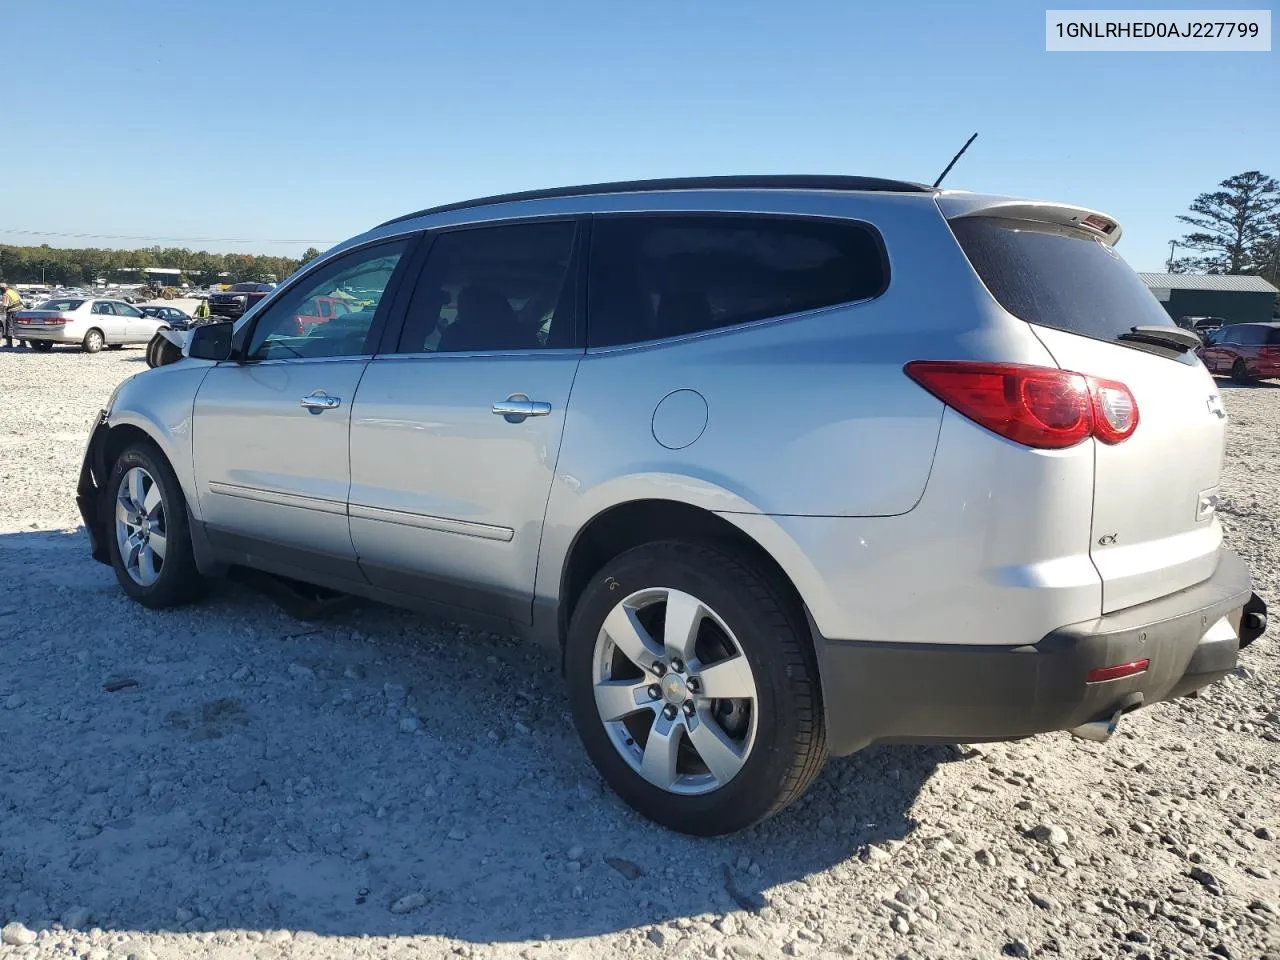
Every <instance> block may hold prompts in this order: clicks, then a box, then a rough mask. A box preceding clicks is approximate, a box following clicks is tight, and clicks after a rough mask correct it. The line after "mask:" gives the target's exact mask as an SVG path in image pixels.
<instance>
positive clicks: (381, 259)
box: [246, 240, 408, 360]
mask: <svg viewBox="0 0 1280 960" xmlns="http://www.w3.org/2000/svg"><path fill="white" fill-rule="evenodd" d="M407 246H408V241H405V240H397V241H394V242H392V243H383V244H378V245H377V246H375V247H366V248H365V249H363V250H357V251H355V252H354V253H349V254H347V255H346V256H344V257H339V258H338V259H336V260H333V261H331V262H329V263H328V264H326V265H325V266H323V267H321V268H320V269H318V270H316V271H315V272H314V273H312V274H310V275H308V276H304V277H302V278H301V279H300V280H298V282H297V283H295V284H294V285H293V287H292V288H290V289H289V290H287V291H286V292H285V293H284V294H283V295H282V296H281V297H280V298H279V299H278V300H276V301H275V302H274V303H272V304H271V305H270V306H269V307H267V308H266V310H265V311H264V312H263V313H262V314H261V315H260V316H259V317H258V321H257V323H256V324H255V325H254V328H253V335H252V336H251V337H250V340H249V347H248V350H247V351H246V354H247V358H248V359H250V360H283V359H290V358H293V359H298V358H301V359H315V358H319V357H358V356H362V355H364V354H366V353H369V352H370V349H371V345H370V344H369V343H368V342H367V341H368V339H369V334H370V331H371V330H372V329H373V318H374V315H375V314H376V313H377V310H378V304H379V303H381V302H382V297H383V294H384V293H386V291H387V287H388V285H389V284H390V283H391V276H392V274H393V273H395V269H396V266H397V264H399V262H400V258H401V257H402V256H403V255H404V251H405V249H406V247H407ZM336 304H340V305H341V308H340V309H336V308H335V307H334V305H336Z"/></svg>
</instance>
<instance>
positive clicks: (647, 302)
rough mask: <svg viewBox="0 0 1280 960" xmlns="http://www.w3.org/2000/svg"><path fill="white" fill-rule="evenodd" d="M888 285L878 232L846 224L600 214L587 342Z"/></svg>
mask: <svg viewBox="0 0 1280 960" xmlns="http://www.w3.org/2000/svg"><path fill="white" fill-rule="evenodd" d="M887 285H888V267H887V264H886V262H885V258H884V255H883V252H882V249H881V245H880V241H879V237H878V235H877V234H876V232H875V231H874V230H873V229H872V228H871V227H869V226H867V225H866V224H862V223H857V222H854V221H848V220H817V219H803V218H792V217H746V216H726V215H712V216H703V215H693V216H619V217H599V218H597V219H596V221H595V224H594V225H593V227H592V234H591V261H590V270H589V277H588V294H587V296H588V315H589V320H588V323H589V330H588V335H587V339H588V343H589V344H590V345H591V346H596V347H600V346H614V345H617V344H624V343H636V342H640V341H644V340H657V339H661V338H663V337H674V336H681V335H685V334H691V333H698V332H700V331H703V330H714V329H716V328H720V327H730V326H734V325H736V324H741V323H750V322H752V321H755V320H765V319H769V318H772V317H781V316H786V315H788V314H792V313H800V312H802V311H805V310H816V309H819V308H822V307H830V306H835V305H836V304H841V303H850V302H853V301H857V300H867V299H870V298H872V297H876V296H879V295H880V294H881V293H883V292H884V290H885V287H886V286H887Z"/></svg>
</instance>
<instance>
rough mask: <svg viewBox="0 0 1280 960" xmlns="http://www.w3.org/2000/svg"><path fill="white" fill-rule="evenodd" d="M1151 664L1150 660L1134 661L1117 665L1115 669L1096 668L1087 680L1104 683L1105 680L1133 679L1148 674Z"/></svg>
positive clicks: (1090, 672)
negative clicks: (1138, 675)
mask: <svg viewBox="0 0 1280 960" xmlns="http://www.w3.org/2000/svg"><path fill="white" fill-rule="evenodd" d="M1150 663H1151V661H1150V660H1132V661H1130V662H1129V663H1117V664H1116V665H1115V666H1114V667H1094V668H1093V669H1092V670H1090V671H1089V674H1088V676H1086V677H1085V680H1086V681H1087V682H1088V683H1102V682H1103V681H1104V680H1119V679H1120V678H1121V677H1132V676H1135V675H1137V674H1139V673H1146V672H1147V667H1148V665H1149V664H1150Z"/></svg>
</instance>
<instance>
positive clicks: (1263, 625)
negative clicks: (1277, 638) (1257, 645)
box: [1240, 593, 1267, 650]
mask: <svg viewBox="0 0 1280 960" xmlns="http://www.w3.org/2000/svg"><path fill="white" fill-rule="evenodd" d="M1266 632H1267V604H1266V601H1265V600H1263V599H1262V598H1261V597H1260V596H1258V595H1257V594H1256V593H1255V594H1254V595H1253V596H1252V597H1250V598H1249V602H1248V603H1246V604H1245V605H1244V612H1243V613H1241V614H1240V649H1241V650H1243V649H1244V648H1245V647H1247V646H1248V645H1249V644H1251V643H1253V641H1255V640H1257V639H1258V638H1259V637H1260V636H1262V635H1263V634H1264V633H1266Z"/></svg>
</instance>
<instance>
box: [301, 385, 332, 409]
mask: <svg viewBox="0 0 1280 960" xmlns="http://www.w3.org/2000/svg"><path fill="white" fill-rule="evenodd" d="M301 405H302V408H303V409H304V410H310V411H311V412H312V413H320V412H321V411H322V410H333V409H335V408H337V407H340V406H342V398H341V397H331V396H329V395H328V394H327V393H325V392H324V391H323V390H317V391H315V392H314V393H311V394H308V395H307V396H305V397H303V398H302V401H301Z"/></svg>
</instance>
